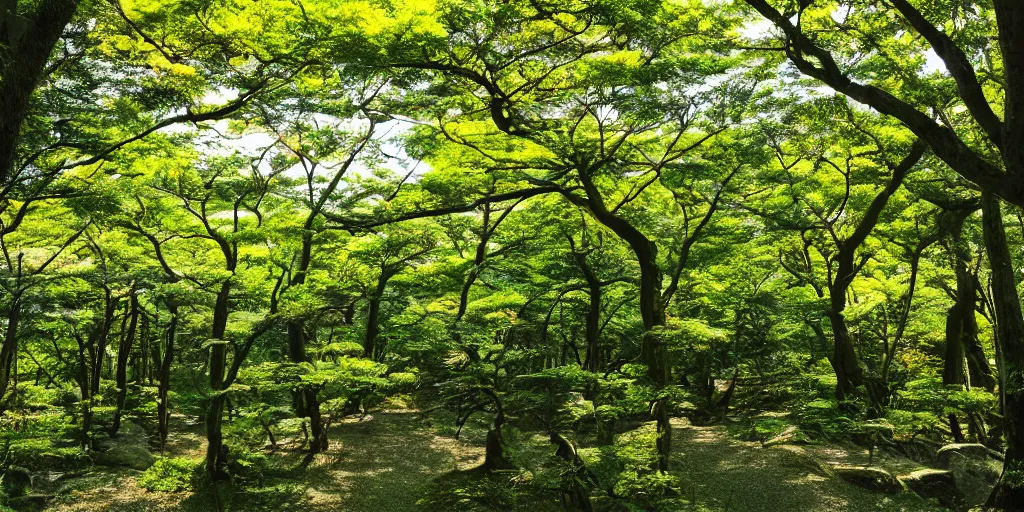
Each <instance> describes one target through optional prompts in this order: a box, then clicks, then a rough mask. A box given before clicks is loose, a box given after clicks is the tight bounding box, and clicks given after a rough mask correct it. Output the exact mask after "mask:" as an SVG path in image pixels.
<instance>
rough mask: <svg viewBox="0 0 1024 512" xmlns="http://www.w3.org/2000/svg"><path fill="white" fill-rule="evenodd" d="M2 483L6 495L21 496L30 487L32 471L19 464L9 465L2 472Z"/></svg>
mask: <svg viewBox="0 0 1024 512" xmlns="http://www.w3.org/2000/svg"><path fill="white" fill-rule="evenodd" d="M3 483H4V487H3V489H4V492H6V493H7V495H8V496H11V497H17V496H22V495H24V494H25V493H26V492H28V488H29V487H32V473H29V471H28V470H27V469H25V468H23V467H21V466H11V467H9V468H7V471H5V472H4V479H3Z"/></svg>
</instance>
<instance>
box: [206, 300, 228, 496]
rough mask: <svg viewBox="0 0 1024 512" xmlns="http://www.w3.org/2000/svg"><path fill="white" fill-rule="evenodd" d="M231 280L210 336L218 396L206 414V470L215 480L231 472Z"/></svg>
mask: <svg viewBox="0 0 1024 512" xmlns="http://www.w3.org/2000/svg"><path fill="white" fill-rule="evenodd" d="M230 291H231V282H230V281H227V280H226V281H224V283H222V284H221V288H220V291H219V292H218V293H217V300H216V303H215V304H214V309H213V328H212V330H211V331H212V332H211V335H210V337H211V338H212V339H213V340H214V345H213V346H212V347H210V387H211V388H212V389H213V393H214V396H213V398H212V399H210V406H209V410H208V411H207V415H206V440H207V447H206V472H207V473H208V474H209V476H210V479H211V480H215V481H216V480H226V479H227V478H228V473H227V465H228V461H227V447H225V446H224V436H223V433H222V432H221V426H222V423H223V418H222V417H221V416H222V414H223V412H224V401H225V399H226V398H227V397H226V395H224V394H223V391H224V375H225V371H226V369H227V345H225V344H224V343H223V341H224V332H225V330H226V328H227V324H228V312H229V309H228V308H229V302H228V301H229V292H230Z"/></svg>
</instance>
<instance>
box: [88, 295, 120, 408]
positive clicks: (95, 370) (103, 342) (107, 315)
mask: <svg viewBox="0 0 1024 512" xmlns="http://www.w3.org/2000/svg"><path fill="white" fill-rule="evenodd" d="M103 304H104V306H103V322H102V323H101V324H100V330H99V332H98V333H97V334H96V344H95V349H94V352H93V354H92V357H93V361H92V384H91V385H92V393H90V395H92V396H95V395H96V393H99V392H100V376H101V375H102V374H103V361H104V360H105V358H106V355H107V341H108V339H109V337H110V329H111V328H112V327H113V325H114V317H115V316H116V315H117V306H118V299H117V298H115V297H114V295H113V293H112V292H111V291H110V288H106V289H105V290H104V299H103Z"/></svg>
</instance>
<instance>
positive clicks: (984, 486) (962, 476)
mask: <svg viewBox="0 0 1024 512" xmlns="http://www.w3.org/2000/svg"><path fill="white" fill-rule="evenodd" d="M949 470H950V471H951V472H952V473H953V477H954V478H955V479H956V486H957V488H958V489H960V492H961V494H963V496H964V500H965V502H966V504H967V505H971V506H974V505H982V504H984V503H985V501H986V500H987V499H988V495H989V494H990V493H991V492H992V488H993V487H995V485H996V482H997V481H998V480H999V474H1000V472H1001V471H1002V463H1000V462H999V461H996V460H994V459H992V458H983V459H977V458H971V457H964V456H959V455H957V456H954V457H951V458H950V460H949Z"/></svg>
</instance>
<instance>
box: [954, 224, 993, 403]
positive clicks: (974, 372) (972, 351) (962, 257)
mask: <svg viewBox="0 0 1024 512" xmlns="http://www.w3.org/2000/svg"><path fill="white" fill-rule="evenodd" d="M968 213H969V212H968ZM964 220H965V215H956V216H955V218H954V224H953V226H951V234H952V244H951V246H950V247H949V250H950V252H951V253H952V256H953V261H954V268H953V270H954V273H955V275H956V304H955V306H958V307H957V308H956V311H957V314H958V315H959V329H960V330H959V336H958V337H957V339H958V340H959V341H960V343H961V344H962V345H963V349H964V352H965V356H966V357H967V370H968V375H969V376H970V385H971V386H973V387H983V388H985V389H986V390H988V391H989V392H990V393H991V392H994V391H995V388H996V377H995V374H994V373H993V372H992V368H991V367H990V366H989V364H988V358H987V357H986V356H985V351H984V350H983V349H982V347H981V341H980V340H979V339H978V320H977V318H975V309H976V307H977V301H978V294H977V276H974V275H972V274H971V271H970V270H969V268H968V265H969V263H968V262H969V260H970V259H971V258H970V250H969V248H968V247H967V245H966V243H965V242H964V240H963V224H964ZM950 314H953V309H952V308H950ZM948 341H949V339H948V331H947V343H948Z"/></svg>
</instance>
